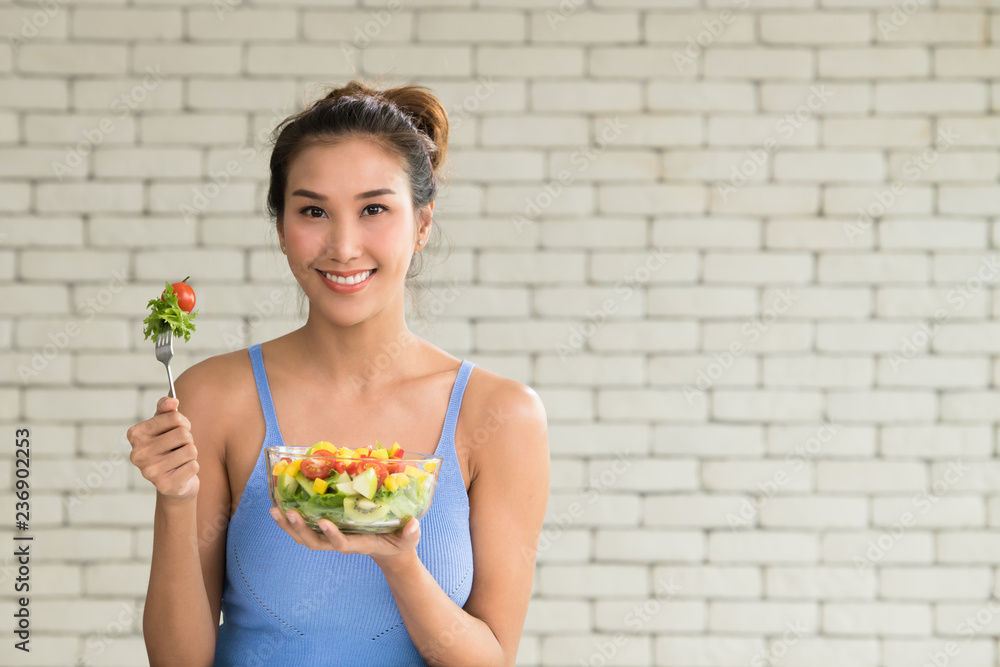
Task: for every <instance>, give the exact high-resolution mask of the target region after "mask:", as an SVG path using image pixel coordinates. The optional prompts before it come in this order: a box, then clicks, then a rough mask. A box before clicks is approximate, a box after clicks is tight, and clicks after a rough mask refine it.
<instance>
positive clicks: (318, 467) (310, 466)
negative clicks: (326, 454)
mask: <svg viewBox="0 0 1000 667" xmlns="http://www.w3.org/2000/svg"><path fill="white" fill-rule="evenodd" d="M313 453H315V452H313ZM332 469H333V461H330V460H329V459H302V465H300V466H299V470H300V471H302V474H303V475H305V476H306V477H308V478H309V479H317V478H320V477H328V476H329V475H330V471H331V470H332Z"/></svg>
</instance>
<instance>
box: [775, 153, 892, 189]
mask: <svg viewBox="0 0 1000 667" xmlns="http://www.w3.org/2000/svg"><path fill="white" fill-rule="evenodd" d="M774 176H775V178H777V179H779V180H782V181H787V182H794V181H821V182H831V181H832V182H838V181H839V182H852V181H876V182H881V181H883V180H885V177H886V165H885V159H884V158H883V157H882V154H881V153H876V152H863V151H843V152H838V151H818V152H805V151H796V152H794V153H793V152H784V153H779V154H778V155H776V156H775V157H774Z"/></svg>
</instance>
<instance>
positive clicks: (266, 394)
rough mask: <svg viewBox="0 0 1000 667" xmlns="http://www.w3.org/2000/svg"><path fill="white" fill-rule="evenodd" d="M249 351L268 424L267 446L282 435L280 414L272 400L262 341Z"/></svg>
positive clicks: (248, 349)
mask: <svg viewBox="0 0 1000 667" xmlns="http://www.w3.org/2000/svg"><path fill="white" fill-rule="evenodd" d="M247 351H248V352H249V353H250V363H251V364H252V365H253V379H254V381H255V382H256V383H257V397H258V398H260V409H261V410H262V411H263V413H264V423H265V424H266V425H267V432H266V433H265V434H264V443H265V446H266V445H267V443H268V442H269V441H270V440H271V439H272V438H280V437H281V430H280V429H279V428H278V415H277V413H276V412H275V411H274V402H273V401H272V400H271V387H270V385H268V383H267V372H266V371H265V370H264V355H263V354H261V351H260V343H255V344H254V345H251V346H250V347H249V348H247Z"/></svg>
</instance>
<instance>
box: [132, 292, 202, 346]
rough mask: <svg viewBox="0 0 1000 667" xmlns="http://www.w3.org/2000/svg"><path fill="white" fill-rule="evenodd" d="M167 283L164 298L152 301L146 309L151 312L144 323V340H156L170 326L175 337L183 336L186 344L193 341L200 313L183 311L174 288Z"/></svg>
mask: <svg viewBox="0 0 1000 667" xmlns="http://www.w3.org/2000/svg"><path fill="white" fill-rule="evenodd" d="M165 282H166V285H167V289H166V292H165V294H164V296H163V298H160V297H156V298H155V299H150V300H149V303H147V304H146V308H149V309H150V311H151V312H150V313H149V315H147V316H146V319H144V320H143V321H142V323H143V325H145V326H144V328H143V330H142V335H143V336H144V340H155V339H156V336H157V335H159V333H160V331H161V329H162V328H163V327H165V326H168V327H170V329H171V330H172V331H173V335H174V336H176V337H178V338H180V337H182V336H183V337H184V342H185V343H186V342H187V341H189V340H191V332H193V331H194V321H193V320H194V318H195V317H197V316H198V311H197V310H196V311H194V312H193V313H185V312H184V311H183V310H181V307H180V306H179V305H178V304H177V295H176V294H174V288H173V286H172V285H171V284H170V282H169V281H165Z"/></svg>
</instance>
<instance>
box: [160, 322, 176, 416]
mask: <svg viewBox="0 0 1000 667" xmlns="http://www.w3.org/2000/svg"><path fill="white" fill-rule="evenodd" d="M173 356H174V332H173V331H172V330H171V329H170V325H169V324H164V325H163V326H161V327H160V333H159V334H158V335H157V336H156V360H157V361H161V362H163V365H164V366H166V367H167V380H169V381H170V394H168V395H169V396H170V398H174V376H173V374H172V373H171V372H170V360H171V359H172V358H173Z"/></svg>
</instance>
